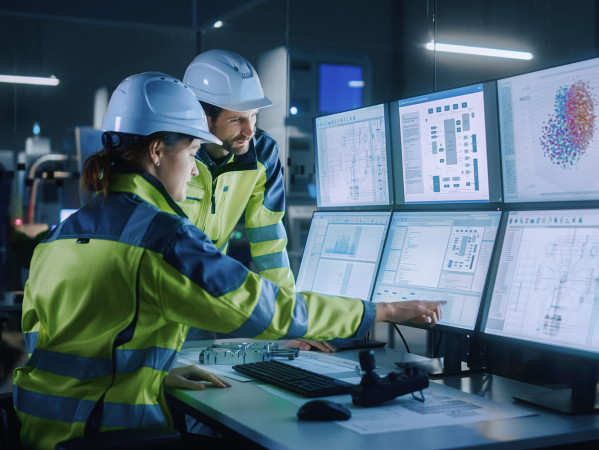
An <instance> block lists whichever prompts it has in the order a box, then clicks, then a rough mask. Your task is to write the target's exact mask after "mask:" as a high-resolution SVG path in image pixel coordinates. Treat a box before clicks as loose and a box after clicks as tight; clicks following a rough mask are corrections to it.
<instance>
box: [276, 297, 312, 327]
mask: <svg viewBox="0 0 599 450" xmlns="http://www.w3.org/2000/svg"><path fill="white" fill-rule="evenodd" d="M307 332H308V306H307V305H306V298H305V297H304V296H303V295H302V294H300V293H299V292H298V293H296V294H295V306H294V308H293V315H292V317H291V325H289V330H287V334H286V335H285V336H284V337H283V338H282V339H291V338H297V337H302V336H304V335H305V334H306V333H307Z"/></svg>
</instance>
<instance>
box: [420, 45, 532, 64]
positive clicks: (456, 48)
mask: <svg viewBox="0 0 599 450" xmlns="http://www.w3.org/2000/svg"><path fill="white" fill-rule="evenodd" d="M426 49H427V50H436V51H438V52H448V53H462V54H465V55H478V56H493V57H496V58H512V59H524V60H531V59H532V58H533V54H532V53H529V52H519V51H515V50H502V49H499V48H486V47H471V46H469V45H455V44H443V43H441V42H433V41H431V42H429V43H427V44H426Z"/></svg>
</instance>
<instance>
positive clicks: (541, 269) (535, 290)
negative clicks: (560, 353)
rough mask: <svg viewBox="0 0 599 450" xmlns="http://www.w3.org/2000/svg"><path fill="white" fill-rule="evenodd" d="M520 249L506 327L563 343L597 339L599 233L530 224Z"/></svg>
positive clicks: (598, 322)
mask: <svg viewBox="0 0 599 450" xmlns="http://www.w3.org/2000/svg"><path fill="white" fill-rule="evenodd" d="M520 248H521V250H520V252H523V255H525V256H524V257H522V256H520V257H519V261H520V262H519V264H518V266H517V267H516V271H515V275H514V283H513V286H514V288H513V289H512V293H511V296H510V297H511V298H510V303H509V304H510V308H509V311H508V319H507V321H506V325H507V326H508V327H509V328H515V329H520V330H524V329H527V328H528V329H530V331H529V333H531V334H534V335H536V336H539V337H543V338H544V339H548V340H555V341H559V342H587V343H589V344H590V343H591V342H592V341H593V340H595V341H596V339H597V333H598V332H599V331H598V324H599V231H598V230H597V229H596V228H585V227H576V228H570V229H563V231H560V232H559V233H558V234H556V232H555V230H546V229H536V228H530V229H527V230H525V231H524V232H523V235H522V244H521V246H520Z"/></svg>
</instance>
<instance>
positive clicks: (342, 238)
mask: <svg viewBox="0 0 599 450" xmlns="http://www.w3.org/2000/svg"><path fill="white" fill-rule="evenodd" d="M390 219H391V212H390V211H386V212H349V211H344V212H331V211H321V212H315V213H314V216H313V217H312V223H311V224H310V231H309V232H308V239H307V241H306V247H305V249H304V256H303V257H302V262H301V264H300V268H299V272H298V276H297V282H296V286H297V289H298V290H300V291H312V292H318V293H321V294H327V295H338V296H344V297H352V298H359V299H362V300H367V301H368V300H370V294H371V292H372V286H373V284H374V279H375V277H376V271H377V269H378V267H379V261H380V257H381V250H382V248H383V243H384V241H385V236H386V235H387V229H388V226H389V220H390Z"/></svg>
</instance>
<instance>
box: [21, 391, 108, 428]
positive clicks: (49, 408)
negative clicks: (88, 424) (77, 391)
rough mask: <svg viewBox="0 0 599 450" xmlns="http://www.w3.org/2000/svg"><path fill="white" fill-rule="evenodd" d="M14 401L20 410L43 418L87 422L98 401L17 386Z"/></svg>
mask: <svg viewBox="0 0 599 450" xmlns="http://www.w3.org/2000/svg"><path fill="white" fill-rule="evenodd" d="M13 401H14V404H15V407H16V408H17V410H18V411H21V412H23V413H25V414H29V415H30V416H34V417H41V418H42V419H49V420H61V421H63V422H85V421H86V420H87V418H88V417H89V415H90V414H91V412H92V410H93V409H94V406H95V405H96V402H95V401H93V400H77V399H74V398H68V397H59V396H57V395H48V394H41V393H39V392H34V391H29V390H27V389H23V388H21V387H19V386H15V389H14V392H13Z"/></svg>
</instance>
